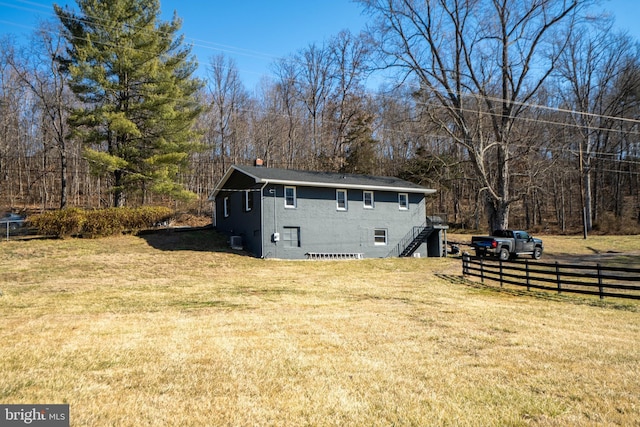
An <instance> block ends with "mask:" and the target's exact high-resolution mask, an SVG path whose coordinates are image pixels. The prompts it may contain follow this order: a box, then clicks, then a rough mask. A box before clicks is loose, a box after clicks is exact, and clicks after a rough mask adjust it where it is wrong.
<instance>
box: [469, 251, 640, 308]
mask: <svg viewBox="0 0 640 427" xmlns="http://www.w3.org/2000/svg"><path fill="white" fill-rule="evenodd" d="M462 274H463V275H464V276H475V277H479V278H480V280H481V281H482V283H484V282H485V280H491V281H494V282H499V283H500V286H501V287H502V286H504V285H505V284H508V285H515V286H522V287H526V288H527V290H531V289H538V290H545V291H555V292H558V293H563V292H566V293H576V294H583V295H595V296H599V297H600V298H601V299H602V298H605V297H613V298H627V299H640V268H625V267H611V266H602V265H600V264H596V265H581V264H560V263H558V262H555V263H545V262H538V261H535V262H534V261H532V262H530V261H529V260H525V261H523V262H522V261H519V262H516V261H512V262H503V261H500V260H492V259H488V258H482V257H481V258H472V257H471V256H470V255H469V254H463V256H462Z"/></svg>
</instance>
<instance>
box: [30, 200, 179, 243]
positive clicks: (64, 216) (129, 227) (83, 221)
mask: <svg viewBox="0 0 640 427" xmlns="http://www.w3.org/2000/svg"><path fill="white" fill-rule="evenodd" d="M171 216H172V211H171V209H169V208H164V207H141V208H108V209H94V210H82V209H78V208H70V209H61V210H58V211H50V212H44V213H42V214H39V215H34V216H32V217H30V218H29V226H30V227H33V228H35V229H37V230H38V232H39V233H40V234H44V235H47V236H56V237H68V236H82V237H104V236H113V235H117V234H123V233H137V232H138V231H140V230H142V229H145V228H151V227H153V226H154V225H156V224H158V223H162V222H166V221H168V220H169V219H170V218H171Z"/></svg>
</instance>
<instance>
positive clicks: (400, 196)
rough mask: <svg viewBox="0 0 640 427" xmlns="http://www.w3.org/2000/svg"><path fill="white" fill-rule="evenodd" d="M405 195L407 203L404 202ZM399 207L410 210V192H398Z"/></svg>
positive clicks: (402, 209)
mask: <svg viewBox="0 0 640 427" xmlns="http://www.w3.org/2000/svg"><path fill="white" fill-rule="evenodd" d="M403 197H404V200H405V203H402V198H403ZM398 207H399V209H400V210H401V211H407V210H409V193H398Z"/></svg>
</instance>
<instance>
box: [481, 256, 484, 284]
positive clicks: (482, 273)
mask: <svg viewBox="0 0 640 427" xmlns="http://www.w3.org/2000/svg"><path fill="white" fill-rule="evenodd" d="M480 283H484V257H480Z"/></svg>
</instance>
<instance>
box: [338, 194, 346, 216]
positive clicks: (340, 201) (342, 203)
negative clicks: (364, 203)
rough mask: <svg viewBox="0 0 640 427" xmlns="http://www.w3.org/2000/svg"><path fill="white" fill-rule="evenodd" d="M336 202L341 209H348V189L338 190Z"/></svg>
mask: <svg viewBox="0 0 640 427" xmlns="http://www.w3.org/2000/svg"><path fill="white" fill-rule="evenodd" d="M336 203H337V207H338V210H339V211H346V210H347V190H336Z"/></svg>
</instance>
